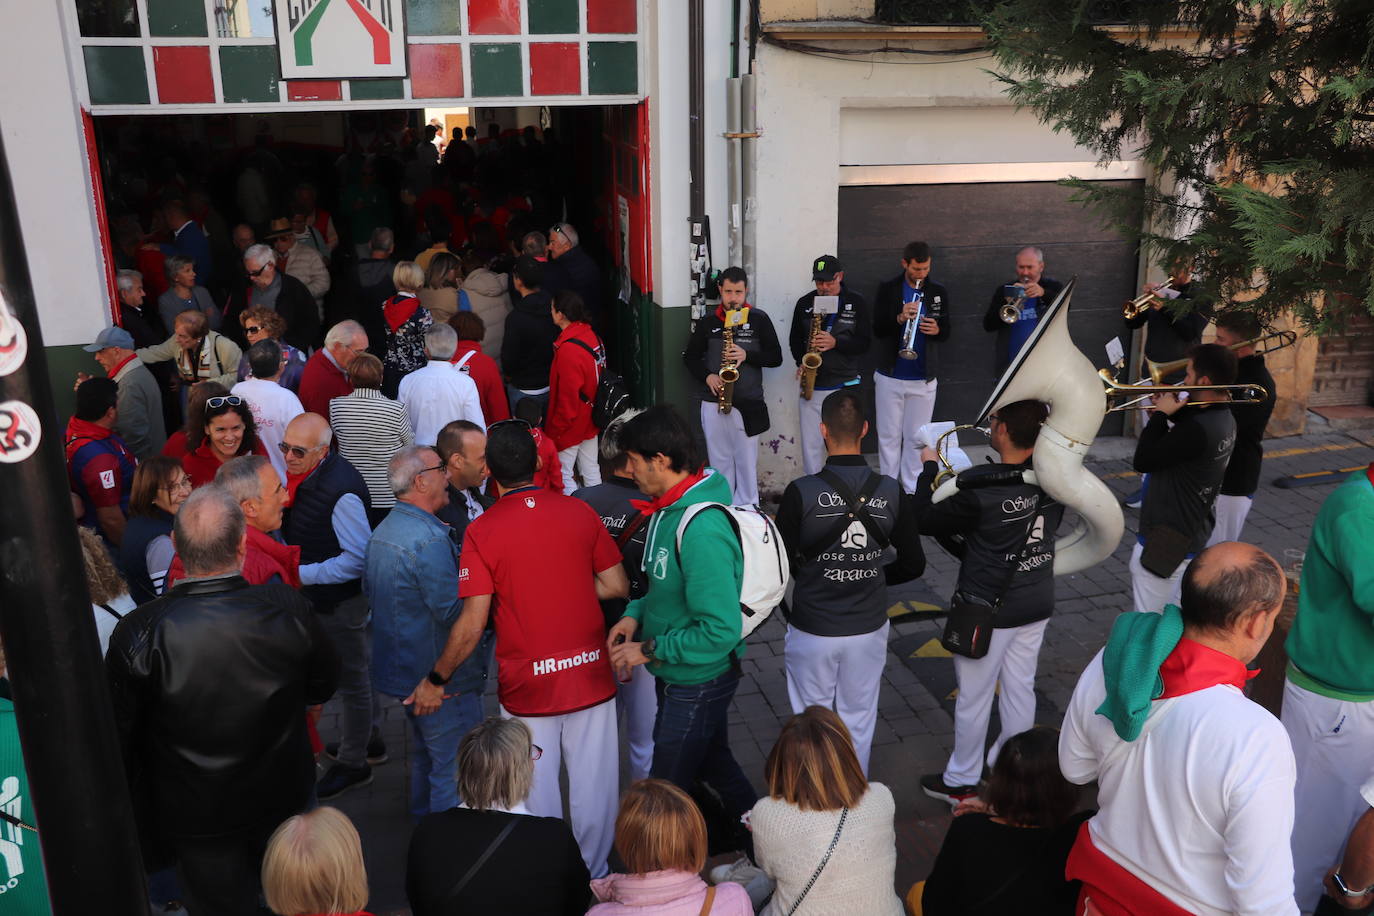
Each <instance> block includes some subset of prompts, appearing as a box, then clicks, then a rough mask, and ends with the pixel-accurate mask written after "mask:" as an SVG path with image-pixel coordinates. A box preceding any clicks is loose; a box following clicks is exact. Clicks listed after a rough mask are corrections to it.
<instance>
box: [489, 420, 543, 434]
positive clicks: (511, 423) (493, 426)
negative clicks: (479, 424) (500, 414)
mask: <svg viewBox="0 0 1374 916" xmlns="http://www.w3.org/2000/svg"><path fill="white" fill-rule="evenodd" d="M503 426H521V427H523V428H525V429H534V427H533V426H531V425H530V421H529V420H522V419H520V418H519V417H510V418H509V419H506V420H497V421H496V422H495V423H493V424H491V425H490V426H488V427H487V432H488V433H494V432H496V431H497V430H498V429H500V428H501V427H503Z"/></svg>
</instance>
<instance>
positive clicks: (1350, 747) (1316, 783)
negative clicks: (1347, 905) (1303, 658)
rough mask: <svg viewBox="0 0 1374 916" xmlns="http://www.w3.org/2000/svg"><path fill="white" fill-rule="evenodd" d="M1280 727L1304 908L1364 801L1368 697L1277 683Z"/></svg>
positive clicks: (1373, 754) (1373, 745) (1373, 705)
mask: <svg viewBox="0 0 1374 916" xmlns="http://www.w3.org/2000/svg"><path fill="white" fill-rule="evenodd" d="M1282 719H1283V727H1284V728H1286V729H1287V730H1288V740H1289V741H1290V742H1292V744H1293V757H1294V759H1295V760H1296V761H1297V765H1298V781H1297V785H1296V787H1295V788H1294V791H1293V802H1294V818H1293V887H1294V890H1295V892H1296V895H1297V901H1298V908H1299V909H1301V910H1302V911H1303V912H1304V913H1310V912H1312V910H1313V909H1314V908H1315V907H1316V905H1317V902H1318V901H1319V900H1320V899H1321V895H1322V878H1323V877H1324V876H1325V875H1326V870H1327V869H1328V868H1330V867H1331V866H1333V865H1339V864H1340V861H1341V855H1342V854H1343V853H1344V851H1345V841H1346V838H1347V837H1349V836H1350V828H1352V827H1354V826H1355V821H1356V820H1358V819H1359V817H1360V815H1361V814H1363V813H1364V812H1365V811H1367V810H1369V803H1368V802H1366V801H1365V800H1364V799H1363V798H1362V797H1361V795H1360V786H1361V785H1362V784H1363V783H1364V782H1365V781H1366V780H1367V779H1369V776H1370V770H1371V768H1372V767H1374V701H1370V702H1365V703H1353V702H1350V701H1348V700H1336V699H1333V698H1331V697H1324V696H1322V695H1321V694H1318V693H1313V692H1312V691H1310V690H1305V689H1303V688H1302V687H1299V686H1297V685H1296V684H1294V683H1293V682H1292V681H1289V682H1287V683H1286V684H1284V686H1283V716H1282Z"/></svg>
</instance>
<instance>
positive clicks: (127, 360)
mask: <svg viewBox="0 0 1374 916" xmlns="http://www.w3.org/2000/svg"><path fill="white" fill-rule="evenodd" d="M136 359H138V354H137V353H130V354H129V355H128V356H126V357H124V361H123V362H121V363H120V364H119V365H118V366H115V367H114V368H113V369H111V370H110V374H109V376H108V377H109V378H114V377H115V376H116V375H118V374H119V371H120V370H121V369H123V368H124V367H125V366H127V365H129V363H131V362H133V361H134V360H136Z"/></svg>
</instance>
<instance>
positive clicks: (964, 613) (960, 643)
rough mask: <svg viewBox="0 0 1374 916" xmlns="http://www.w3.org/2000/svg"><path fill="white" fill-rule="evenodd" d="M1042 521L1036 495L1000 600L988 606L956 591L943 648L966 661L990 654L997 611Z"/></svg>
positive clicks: (946, 626) (947, 619) (1004, 581)
mask: <svg viewBox="0 0 1374 916" xmlns="http://www.w3.org/2000/svg"><path fill="white" fill-rule="evenodd" d="M1039 517H1040V493H1039V492H1037V493H1036V494H1035V505H1034V506H1032V507H1031V513H1030V524H1028V525H1027V526H1026V536H1025V537H1024V538H1022V539H1021V546H1020V547H1019V548H1018V549H1017V551H1016V560H1015V561H1014V562H1013V563H1012V564H1011V570H1010V571H1009V572H1008V573H1007V577H1006V578H1005V579H1004V580H1003V581H1002V587H1001V588H999V589H998V590H997V597H996V598H995V599H993V601H992V602H991V603H989V602H987V601H985V600H984V599H982V598H979V597H978V596H977V595H965V594H964V593H963V592H961V591H957V590H956V591H955V593H954V596H953V597H952V598H950V600H949V617H947V618H946V619H945V632H944V635H943V636H941V637H940V645H942V646H944V647H945V648H946V649H948V650H949V651H950V652H953V653H954V654H955V655H962V656H964V657H965V658H982V657H983V656H985V655H987V654H988V646H989V645H991V643H992V631H993V621H994V618H996V616H997V608H998V607H1000V606H1001V604H1002V599H1003V598H1004V597H1005V596H1006V594H1007V589H1009V588H1011V581H1012V579H1014V578H1015V577H1016V569H1017V567H1018V566H1020V565H1021V561H1022V560H1024V559H1025V557H1026V545H1027V544H1028V543H1030V538H1031V534H1032V533H1033V532H1034V531H1035V522H1036V519H1038V518H1039Z"/></svg>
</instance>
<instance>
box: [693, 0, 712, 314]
mask: <svg viewBox="0 0 1374 916" xmlns="http://www.w3.org/2000/svg"><path fill="white" fill-rule="evenodd" d="M704 22H705V14H704V11H703V0H688V5H687V68H688V70H687V72H688V76H687V80H688V84H687V109H688V111H687V114H688V123H689V128H690V130H689V133H688V144H687V145H688V159H687V165H688V172H689V183H688V200H689V203H688V217H687V219H688V221H689V232H688V234H689V236H690V238H691V242H690V244H691V248H690V251H689V253H688V256H689V262H690V264H691V272H692V285H691V302H692V327H693V329H695V327H696V321H697V319H699V318H701V316H703V315H705V314H706V283H707V278H708V277H709V276H710V272H711V226H710V223H709V221H708V220H707V217H706V174H705V173H706V73H705V70H706V53H705V47H704V42H705V37H704Z"/></svg>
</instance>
